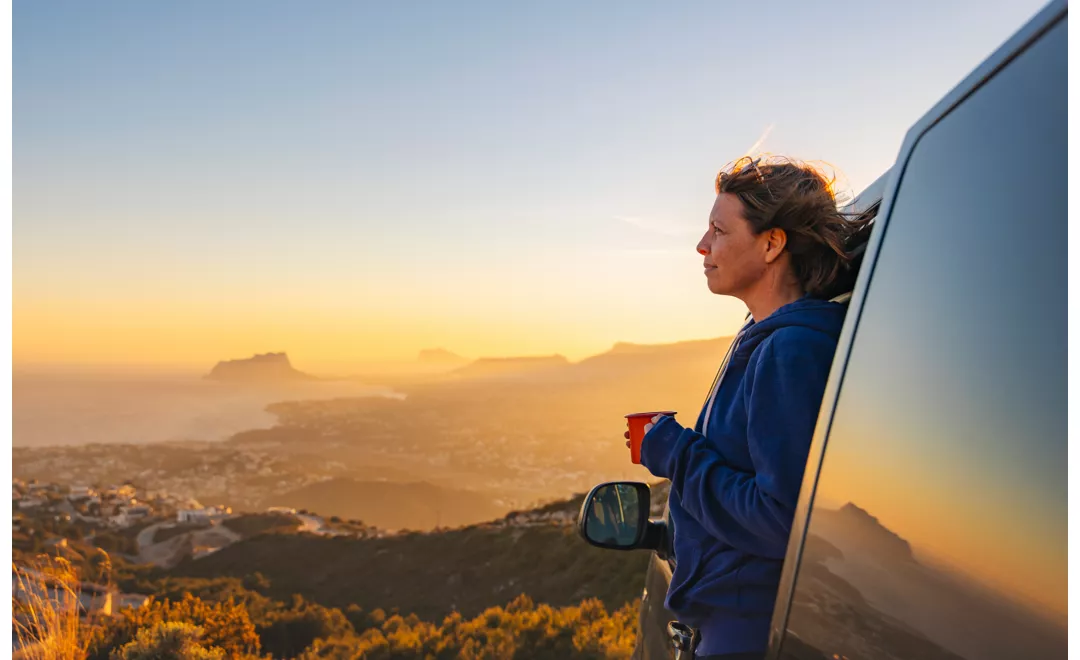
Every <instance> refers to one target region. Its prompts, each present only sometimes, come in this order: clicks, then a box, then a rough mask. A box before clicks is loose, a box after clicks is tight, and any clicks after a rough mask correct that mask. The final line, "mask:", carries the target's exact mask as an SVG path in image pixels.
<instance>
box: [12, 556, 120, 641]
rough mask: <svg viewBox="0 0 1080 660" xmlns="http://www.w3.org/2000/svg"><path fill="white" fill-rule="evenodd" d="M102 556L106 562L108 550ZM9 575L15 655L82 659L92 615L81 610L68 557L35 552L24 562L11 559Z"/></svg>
mask: <svg viewBox="0 0 1080 660" xmlns="http://www.w3.org/2000/svg"><path fill="white" fill-rule="evenodd" d="M102 554H104V553H102ZM104 561H105V562H106V564H105V566H106V567H108V555H105V556H104ZM11 577H12V597H11V612H12V630H13V634H14V637H15V642H16V648H17V649H18V650H17V651H16V652H15V654H14V657H16V658H21V659H24V660H83V659H84V658H86V656H87V649H88V647H89V644H90V639H91V634H92V631H93V623H94V621H93V618H94V617H95V616H97V614H96V613H95V612H93V611H89V612H86V611H84V605H83V603H82V602H81V599H80V597H81V596H82V595H83V594H82V591H81V587H80V583H79V579H78V575H77V574H76V572H75V570H74V568H73V567H72V566H71V564H70V562H68V561H67V560H66V559H64V558H62V557H50V556H48V555H40V556H39V557H38V558H37V560H36V561H34V562H32V563H31V565H29V566H24V567H19V566H16V565H14V564H12V566H11ZM91 610H92V608H91Z"/></svg>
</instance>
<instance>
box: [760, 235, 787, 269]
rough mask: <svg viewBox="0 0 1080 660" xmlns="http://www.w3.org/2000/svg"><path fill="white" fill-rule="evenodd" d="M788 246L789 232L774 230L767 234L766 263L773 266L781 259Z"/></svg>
mask: <svg viewBox="0 0 1080 660" xmlns="http://www.w3.org/2000/svg"><path fill="white" fill-rule="evenodd" d="M786 246H787V232H786V231H784V230H783V229H779V228H773V229H770V230H768V231H766V232H765V263H767V264H771V263H772V262H774V261H776V260H777V259H779V258H780V255H781V254H783V253H784V248H785V247H786Z"/></svg>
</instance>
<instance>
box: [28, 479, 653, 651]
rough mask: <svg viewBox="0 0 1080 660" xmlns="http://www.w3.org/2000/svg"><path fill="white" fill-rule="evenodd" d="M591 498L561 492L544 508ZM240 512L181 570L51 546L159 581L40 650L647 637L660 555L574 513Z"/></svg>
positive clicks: (548, 643) (111, 539)
mask: <svg viewBox="0 0 1080 660" xmlns="http://www.w3.org/2000/svg"><path fill="white" fill-rule="evenodd" d="M578 504H579V502H578V501H577V499H571V500H568V501H563V502H561V503H559V502H556V503H552V504H550V505H547V506H545V507H543V509H542V513H554V512H560V511H569V510H572V509H574V508H576V507H577V506H578ZM538 513H541V511H538V510H534V511H527V512H523V514H524V515H525V517H527V518H530V519H534V518H535V516H536V515H537V514H538ZM228 524H229V526H230V528H232V529H234V530H235V531H237V532H238V533H240V534H241V535H242V536H244V537H245V540H242V541H240V542H239V543H236V544H234V545H232V546H229V547H228V548H225V549H223V550H220V551H218V552H216V553H214V554H212V555H209V556H207V557H204V558H202V559H200V560H197V561H193V560H186V561H184V562H182V563H181V564H180V565H179V566H177V567H175V568H173V569H171V570H165V569H161V568H154V567H150V566H136V565H131V564H128V563H127V562H126V561H124V560H123V559H122V558H120V557H115V558H110V556H109V555H108V554H106V553H105V552H103V551H102V550H101V549H100V548H95V547H93V546H91V545H89V544H86V543H83V542H79V541H73V542H71V544H70V545H69V546H66V547H64V548H63V549H62V550H56V552H58V553H63V554H64V555H65V556H70V558H71V560H70V561H69V560H67V559H63V558H55V559H52V560H48V559H47V558H42V559H45V560H46V561H52V562H56V563H58V564H59V565H61V566H63V567H65V568H66V569H67V570H68V572H69V575H70V580H69V583H70V584H71V585H72V586H73V588H74V589H77V584H78V580H92V581H95V582H98V583H104V582H110V581H111V582H112V583H113V584H115V585H116V586H117V587H118V588H119V589H120V590H121V591H124V592H136V593H144V594H151V595H152V597H151V599H150V601H149V602H148V603H147V604H146V605H145V606H143V607H142V608H139V609H130V608H128V609H121V610H120V611H119V612H117V613H115V614H114V615H113V616H110V617H104V618H99V619H90V620H83V621H79V620H78V618H77V617H76V618H75V619H74V623H73V622H72V621H73V620H72V619H71V618H70V617H69V619H67V620H66V623H64V624H63V625H65V626H67V628H65V633H64V639H65V640H67V641H65V642H64V643H65V644H66V645H67V647H69V648H70V649H72V650H71V652H70V653H67V654H66V655H64V654H61V655H49V656H42V657H50V658H52V657H64V658H71V660H86V659H89V660H149V659H151V658H176V657H184V658H195V659H197V660H226V659H230V660H255V659H256V658H258V659H268V658H303V659H305V660H313V659H315V658H335V659H345V658H348V659H353V658H382V659H390V658H395V659H397V658H406V659H411V658H415V659H417V660H421V659H423V660H428V659H429V658H433V659H436V660H440V659H444V658H445V659H447V660H449V659H451V658H580V659H584V658H590V659H592V658H596V659H600V658H607V659H610V658H629V657H630V655H631V652H632V650H633V646H634V642H635V638H636V634H637V607H638V605H637V603H638V597H639V595H640V589H641V584H642V580H643V576H644V569H645V566H646V564H647V561H648V555H647V554H646V553H614V552H606V551H602V550H597V549H594V548H591V547H590V546H588V545H586V544H584V543H583V542H581V541H580V539H578V538H577V537H576V535H575V533H574V530H573V528H571V527H569V526H567V525H560V524H545V523H535V522H534V523H531V524H525V525H521V524H511V523H510V522H509V521H507V520H502V521H498V522H496V523H492V524H487V525H480V526H474V527H469V528H464V529H457V530H450V531H443V532H435V533H408V534H401V535H397V536H390V537H386V538H362V537H326V536H315V535H308V534H296V533H294V532H295V529H296V527H297V520H296V518H295V517H294V516H291V515H288V514H277V513H268V514H258V515H246V516H240V517H237V518H235V519H231V520H229V521H228ZM331 524H332V525H334V526H343V527H344V526H350V525H357V526H362V523H360V522H359V521H344V520H339V521H337V522H336V523H335V522H334V521H331ZM24 531H25V532H26V533H28V534H30V535H33V534H34V532H35V530H34V529H33V528H32V527H30V528H28V529H26V530H24ZM99 537H100V540H101V542H102V543H105V544H119V543H122V540H123V539H124V538H125V537H124V536H120V535H114V534H99ZM31 559H32V558H31V557H30V555H28V554H27V553H17V556H16V561H17V562H29V561H30V560H31ZM111 560H112V561H111ZM76 575H77V576H78V577H77V578H76V577H75V576H76ZM110 576H111V577H112V579H111V580H110ZM23 609H24V610H25V608H23ZM26 614H27V612H26V611H23V615H24V618H26V617H25V615H26ZM31 619H32V617H31ZM72 626H75V627H74V628H72ZM54 627H55V626H54ZM39 647H40V648H42V649H46V647H44V646H41V645H39ZM50 652H51V651H50ZM31 657H37V656H31Z"/></svg>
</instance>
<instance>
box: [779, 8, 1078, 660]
mask: <svg viewBox="0 0 1080 660" xmlns="http://www.w3.org/2000/svg"><path fill="white" fill-rule="evenodd" d="M1057 7H1058V8H1057V9H1056V10H1053V9H1051V10H1048V12H1049V13H1050V14H1054V12H1055V11H1056V15H1051V16H1050V17H1049V19H1048V18H1047V16H1046V14H1044V15H1043V17H1042V19H1040V20H1043V21H1044V22H1045V23H1046V25H1045V26H1043V27H1038V26H1036V28H1034V30H1035V31H1034V33H1032V28H1030V27H1029V28H1027V30H1028V33H1029V34H1028V37H1029V38H1026V40H1025V42H1024V43H1022V44H1020V46H1021V47H1018V48H1015V51H1016V53H1018V54H1015V57H1012V56H1009V58H1005V59H1004V60H1003V61H1002V62H1001V64H1000V68H997V67H995V68H993V69H992V70H990V71H988V72H985V73H986V75H985V76H983V78H982V79H981V80H978V81H977V84H972V85H971V90H970V93H966V95H964V94H962V95H960V97H959V98H958V99H957V100H956V101H957V102H956V103H955V104H951V105H950V106H949V107H947V108H944V109H943V110H944V111H943V112H942V113H941V114H940V116H937V117H931V118H930V119H929V120H928V121H926V122H924V130H922V132H921V133H919V134H917V135H912V136H910V137H909V145H910V146H909V147H907V152H906V153H907V157H906V158H904V157H902V158H901V159H900V161H898V166H897V172H898V174H897V181H896V191H895V195H894V196H893V197H892V199H891V202H889V201H888V199H887V204H888V206H887V208H885V209H884V210H883V217H884V218H885V220H884V223H883V226H881V227H879V230H878V231H879V232H880V233H881V236H875V238H874V244H873V245H872V246H871V250H872V251H873V254H872V255H871V256H868V261H867V264H866V265H865V266H864V268H865V269H869V270H870V275H869V278H868V279H866V280H865V282H866V283H865V284H862V283H860V286H862V287H864V288H863V289H862V291H857V293H856V299H855V301H854V304H855V307H853V308H852V313H854V314H855V315H856V317H855V318H856V320H855V321H854V323H853V324H852V327H853V328H854V330H853V334H852V335H851V336H852V339H851V340H850V343H848V344H846V345H842V346H841V350H842V351H844V350H846V351H847V361H846V363H845V364H844V366H843V372H842V380H841V381H840V382H839V385H838V389H837V390H835V392H836V393H835V394H834V396H835V399H834V400H835V408H834V409H832V416H831V422H827V423H829V424H830V425H829V426H828V427H827V429H826V431H821V430H820V427H819V435H822V434H823V433H827V443H826V442H824V441H823V442H821V443H820V444H819V441H818V440H817V439H815V447H822V446H823V447H824V449H823V453H818V454H815V455H816V456H820V463H819V464H818V463H815V461H814V459H812V460H811V465H810V466H808V470H807V481H806V482H804V487H803V490H804V501H803V506H805V507H806V510H809V512H810V514H809V518H808V523H807V524H806V525H805V526H801V527H802V528H801V529H798V530H797V532H799V533H800V534H801V533H802V532H803V531H805V536H804V537H802V538H804V542H803V544H802V545H801V546H799V547H798V549H797V550H796V552H797V553H798V554H797V557H798V562H797V564H794V563H792V562H791V561H790V558H791V555H790V554H789V562H788V563H789V564H791V565H790V566H787V567H785V571H786V572H785V584H786V585H788V586H789V587H790V589H791V591H790V600H788V599H785V598H784V596H785V592H784V590H783V588H782V590H781V597H782V601H783V605H782V606H781V607H780V608H778V616H777V617H776V619H775V620H774V627H776V632H775V633H774V639H773V641H774V646H773V647H772V648H771V651H770V655H771V657H773V658H777V657H779V658H784V659H795V658H799V659H805V658H814V659H815V660H821V659H823V658H851V659H855V658H875V659H890V658H895V659H897V660H899V659H901V658H924V659H941V660H946V659H948V660H958V659H960V658H966V659H972V660H974V659H976V658H978V659H986V660H1005V659H1007V658H1064V657H1066V653H1067V641H1068V635H1067V629H1066V614H1067V593H1066V592H1067V583H1068V561H1067V545H1068V543H1067V455H1068V451H1067V425H1068V409H1067V389H1068V388H1067V378H1068V373H1067V363H1066V356H1067V351H1068V337H1067V328H1068V318H1067V312H1068V298H1067V275H1068V267H1067V257H1068V254H1067V236H1068V227H1067V204H1068V198H1067V190H1068V180H1067V179H1068V177H1067V174H1068V162H1067V152H1066V143H1067V135H1068V118H1067V110H1068V101H1067V91H1068V80H1067V58H1066V54H1067V16H1066V13H1065V12H1066V9H1065V7H1064V6H1063V5H1058V6H1057ZM1050 19H1052V20H1050ZM1022 34H1023V33H1022ZM1014 45H1015V40H1014ZM969 82H970V81H969ZM863 293H864V294H865V295H864V296H863V295H862V294H863ZM850 322H851V319H849V323H850ZM838 359H839V358H838ZM827 396H828V395H827ZM827 400H828V399H827ZM830 402H831V400H830ZM823 416H824V415H823ZM808 486H809V487H808ZM815 486H816V487H815ZM807 493H808V494H807ZM796 538H798V537H797V536H796V535H793V541H794V540H795V539H796ZM784 607H786V610H784V609H782V608H784ZM776 642H779V648H777V645H776Z"/></svg>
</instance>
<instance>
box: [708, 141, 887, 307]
mask: <svg viewBox="0 0 1080 660" xmlns="http://www.w3.org/2000/svg"><path fill="white" fill-rule="evenodd" d="M835 185H836V177H835V176H828V175H826V174H825V173H824V172H823V171H822V170H821V169H820V168H818V167H814V166H812V165H810V164H808V163H803V162H800V161H797V160H794V159H791V158H783V157H776V156H773V157H768V158H757V159H753V158H750V157H749V156H745V157H743V158H740V159H739V160H737V161H735V162H734V163H731V164H730V165H728V166H727V167H725V168H724V169H723V170H721V171H720V173H719V174H718V175H716V193H717V194H720V193H731V194H733V195H735V196H736V197H738V198H739V201H741V202H742V206H743V217H745V218H746V220H747V222H749V223H750V228H751V230H752V231H753V232H754V234H760V233H761V232H763V231H768V230H769V229H783V230H784V232H785V233H786V234H787V246H786V249H787V251H788V252H789V253H790V254H791V267H792V270H793V271H794V275H795V278H796V279H797V280H798V282H799V284H800V285H801V286H802V288H803V291H805V292H806V293H807V294H809V295H811V296H814V297H825V296H826V294H828V293H830V292H832V290H833V289H834V288H835V287H834V285H835V284H836V283H837V281H838V280H840V279H849V278H847V277H845V275H846V274H847V271H848V270H849V267H850V265H851V263H852V261H853V258H854V255H853V254H852V253H851V244H852V243H853V242H857V243H862V242H864V240H865V237H866V235H867V234H868V233H869V229H870V226H871V223H872V221H873V214H872V213H864V214H862V215H859V216H857V217H854V218H852V217H851V216H850V215H849V214H846V213H844V212H842V211H840V210H839V208H838V206H837V199H836V193H835V191H834V187H835ZM875 210H876V209H875Z"/></svg>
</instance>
